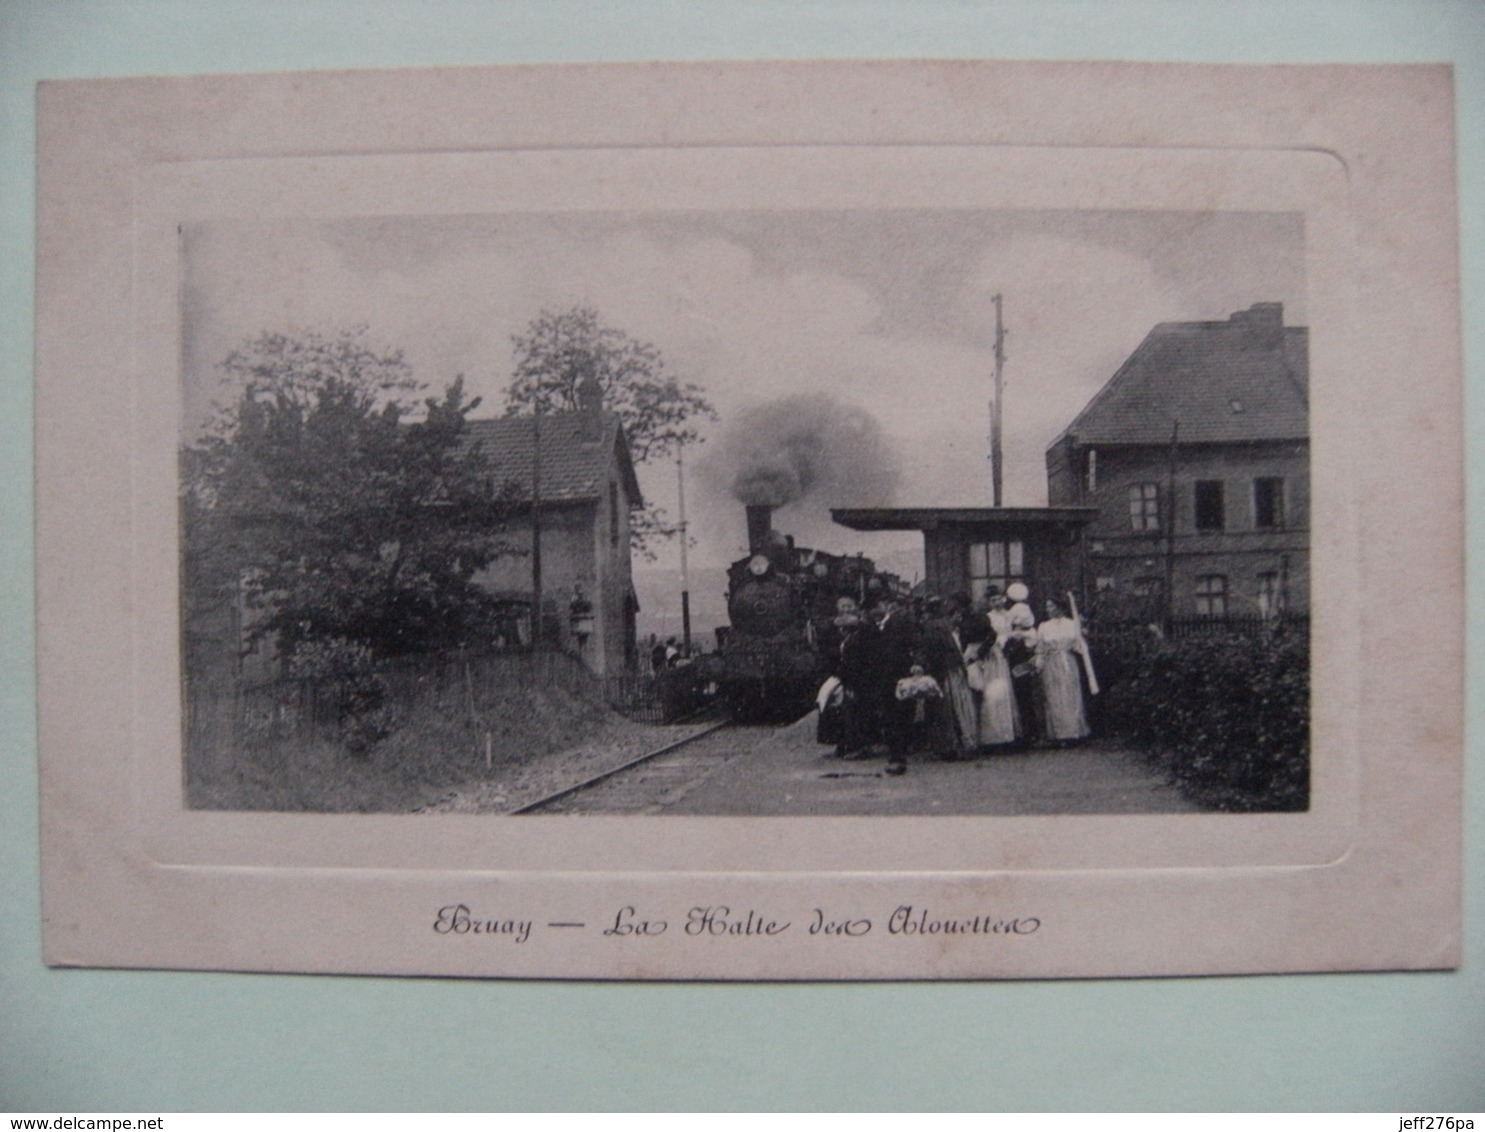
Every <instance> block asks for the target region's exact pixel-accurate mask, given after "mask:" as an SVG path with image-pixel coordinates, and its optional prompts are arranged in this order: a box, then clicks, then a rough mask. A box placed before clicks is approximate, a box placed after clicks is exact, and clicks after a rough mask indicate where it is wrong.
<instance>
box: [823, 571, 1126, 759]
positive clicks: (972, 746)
mask: <svg viewBox="0 0 1485 1132" xmlns="http://www.w3.org/2000/svg"><path fill="white" fill-rule="evenodd" d="M1029 603H1030V593H1029V591H1028V590H1027V588H1026V586H1024V585H1022V584H1020V583H1014V584H1012V585H1010V586H1008V587H1006V590H1005V591H1004V592H1001V591H1000V589H999V588H998V587H995V586H991V587H989V589H988V590H987V591H986V593H985V596H984V597H983V598H981V599H980V600H979V601H977V602H975V603H973V604H971V602H970V601H969V599H968V598H967V597H965V596H963V595H955V596H953V597H949V598H938V597H929V598H926V599H922V600H910V599H908V598H904V597H900V596H898V595H892V594H889V595H885V596H883V597H881V598H879V599H878V601H877V602H876V604H874V605H873V606H871V607H870V608H869V609H866V610H862V609H861V608H859V606H858V604H857V602H856V600H855V598H853V597H849V596H847V597H841V598H840V599H839V600H838V601H837V602H836V615H835V617H834V619H833V620H832V621H831V623H830V625H829V626H828V627H827V628H826V629H825V631H823V632H821V633H819V635H818V642H817V643H818V645H819V647H820V649H821V651H822V655H823V656H824V657H825V658H826V661H827V664H828V666H829V669H830V675H829V677H828V678H827V680H826V681H825V684H824V685H823V686H822V687H821V689H820V694H819V698H818V699H817V701H816V704H817V707H818V708H819V711H820V716H819V730H818V737H819V740H820V742H822V743H826V744H829V745H833V746H834V747H835V753H836V754H837V755H839V756H841V757H852V756H858V755H861V754H864V753H867V752H870V751H871V750H872V749H873V748H876V747H885V748H886V752H887V773H888V774H902V773H904V772H905V771H906V770H907V759H908V755H909V753H911V752H915V751H917V752H927V753H931V754H933V755H936V756H938V757H939V758H942V759H949V760H953V759H960V758H965V757H968V756H971V755H973V754H975V753H977V752H980V751H985V750H998V749H1004V748H1014V747H1018V746H1020V747H1024V746H1029V745H1031V744H1032V743H1035V742H1037V741H1038V740H1045V741H1047V742H1050V743H1053V744H1057V745H1062V744H1067V743H1073V742H1077V741H1078V740H1080V739H1084V738H1086V737H1087V736H1088V734H1089V733H1090V732H1089V726H1088V718H1087V712H1086V709H1085V706H1084V690H1085V688H1086V689H1087V690H1088V691H1089V692H1093V693H1096V692H1097V691H1098V683H1097V678H1096V677H1095V676H1094V673H1093V667H1092V664H1091V661H1090V658H1089V655H1088V646H1087V643H1086V642H1085V641H1084V638H1083V633H1082V628H1081V625H1080V623H1079V622H1078V620H1077V619H1076V617H1074V616H1071V615H1070V614H1072V613H1074V612H1075V611H1074V610H1072V609H1070V608H1069V607H1068V606H1064V605H1063V604H1062V603H1061V602H1059V601H1056V600H1055V599H1054V600H1048V601H1047V602H1046V605H1045V616H1044V617H1043V619H1042V620H1041V621H1040V622H1039V623H1038V622H1037V620H1036V618H1035V616H1034V615H1033V614H1032V611H1031V606H1030V604H1029Z"/></svg>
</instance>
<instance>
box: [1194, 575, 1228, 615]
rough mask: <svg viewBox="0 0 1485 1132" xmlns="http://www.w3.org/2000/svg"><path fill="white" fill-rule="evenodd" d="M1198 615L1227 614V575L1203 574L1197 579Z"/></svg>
mask: <svg viewBox="0 0 1485 1132" xmlns="http://www.w3.org/2000/svg"><path fill="white" fill-rule="evenodd" d="M1196 615H1197V616H1198V617H1226V616H1227V575H1226V574H1201V575H1199V576H1198V577H1197V579H1196Z"/></svg>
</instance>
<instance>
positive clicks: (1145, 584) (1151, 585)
mask: <svg viewBox="0 0 1485 1132" xmlns="http://www.w3.org/2000/svg"><path fill="white" fill-rule="evenodd" d="M1164 588H1165V580H1164V579H1163V578H1157V577H1154V576H1153V575H1146V576H1145V577H1143V578H1136V579H1135V580H1134V581H1133V582H1132V583H1130V586H1129V589H1130V592H1131V593H1133V594H1134V596H1135V597H1159V596H1160V591H1161V590H1163V589H1164Z"/></svg>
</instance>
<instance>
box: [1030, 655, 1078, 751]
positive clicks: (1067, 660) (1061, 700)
mask: <svg viewBox="0 0 1485 1132" xmlns="http://www.w3.org/2000/svg"><path fill="white" fill-rule="evenodd" d="M1041 676H1042V710H1043V712H1044V713H1045V726H1046V736H1047V738H1048V739H1059V740H1063V739H1083V738H1086V737H1087V736H1088V734H1089V727H1088V717H1087V715H1086V714H1085V713H1084V711H1083V679H1082V673H1081V672H1080V671H1079V669H1078V658H1077V657H1076V656H1074V655H1073V654H1072V653H1070V652H1064V651H1060V650H1059V651H1054V652H1049V653H1047V654H1046V655H1045V656H1044V657H1043V659H1042V672H1041Z"/></svg>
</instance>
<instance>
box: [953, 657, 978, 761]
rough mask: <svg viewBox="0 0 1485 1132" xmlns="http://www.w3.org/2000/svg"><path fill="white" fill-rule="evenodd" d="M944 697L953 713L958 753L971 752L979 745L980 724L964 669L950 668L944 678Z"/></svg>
mask: <svg viewBox="0 0 1485 1132" xmlns="http://www.w3.org/2000/svg"><path fill="white" fill-rule="evenodd" d="M944 697H945V699H947V700H948V701H949V707H950V709H951V710H952V711H953V713H954V724H955V731H956V733H957V739H958V749H959V750H960V751H973V750H975V749H976V748H978V747H979V745H980V722H979V720H978V719H977V718H976V715H977V714H978V713H977V712H976V711H975V699H974V696H972V695H971V694H970V691H969V680H968V679H967V678H966V677H965V672H964V669H962V668H951V669H949V672H948V675H947V676H945V677H944Z"/></svg>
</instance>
